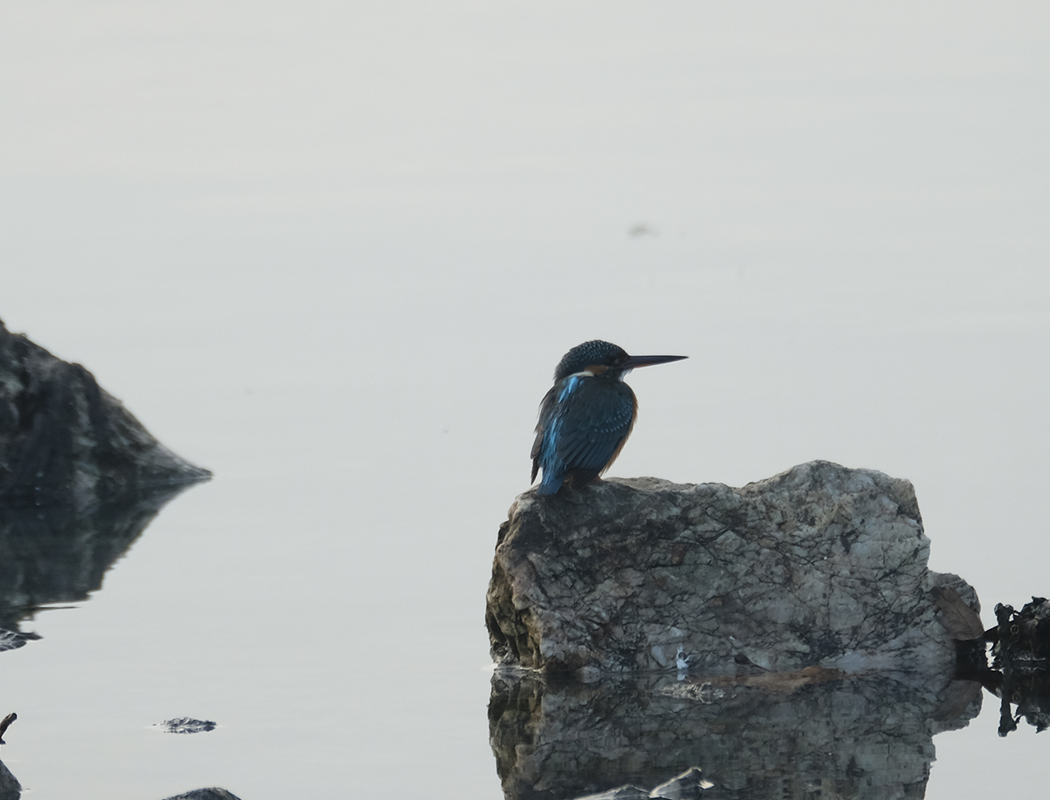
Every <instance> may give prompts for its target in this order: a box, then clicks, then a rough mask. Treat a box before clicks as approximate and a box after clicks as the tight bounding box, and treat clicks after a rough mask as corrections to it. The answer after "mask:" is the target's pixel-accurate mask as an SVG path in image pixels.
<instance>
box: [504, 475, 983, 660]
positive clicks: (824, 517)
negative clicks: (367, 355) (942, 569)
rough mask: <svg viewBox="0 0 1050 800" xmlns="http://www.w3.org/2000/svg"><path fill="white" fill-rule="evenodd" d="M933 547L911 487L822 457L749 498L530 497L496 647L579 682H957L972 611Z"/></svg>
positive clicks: (586, 492)
mask: <svg viewBox="0 0 1050 800" xmlns="http://www.w3.org/2000/svg"><path fill="white" fill-rule="evenodd" d="M929 554H930V540H929V539H928V538H926V535H925V533H924V532H923V527H922V519H921V517H920V515H919V506H918V502H917V501H916V499H915V491H914V489H913V488H912V485H911V484H910V483H909V482H908V481H904V480H898V479H895V478H891V477H889V476H888V475H884V474H883V473H881V472H876V471H874V470H862V469H847V468H846V467H842V466H839V465H838V464H832V463H829V462H826V461H815V462H812V463H809V464H802V465H800V466H797V467H794V468H792V469H790V470H788V471H787V472H784V473H782V474H780V475H776V476H774V477H772V478H769V479H767V480H764V481H760V482H758V483H752V484H748V485H747V486H745V487H743V488H741V489H733V488H730V487H728V486H723V485H721V484H699V485H679V484H673V483H669V482H667V481H662V480H658V479H656V478H636V479H632V480H610V481H605V482H602V483H599V484H596V485H593V486H588V487H586V488H585V489H583V490H581V491H577V492H570V493H566V494H565V496H562V495H561V494H558V495H555V496H553V497H539V496H538V495H537V494H536V492H535V491H534V490H533V491H529V492H526V493H525V494H523V495H521V496H520V497H518V499H517V501H516V502H515V504H514V505H513V506H512V508H511V511H510V519H509V520H508V521H507V522H505V523H504V524H503V526H502V527H501V528H500V532H499V538H498V541H497V545H496V554H495V559H494V563H493V567H492V580H491V582H490V584H489V590H488V596H487V608H486V615H485V616H486V624H487V626H488V630H489V639H490V642H491V648H492V655H493V658H494V659H495V661H496V662H497V664H499V665H500V666H504V667H525V668H529V669H537V670H541V671H543V672H546V673H575V674H576V675H577V676H579V677H582V678H585V679H590V678H592V677H596V676H597V675H598V674H601V673H620V674H623V673H631V672H635V673H644V672H661V671H662V672H672V673H673V672H678V673H679V674H689V673H691V674H700V673H703V672H705V671H708V672H710V671H718V670H721V669H727V668H732V667H733V665H735V664H736V665H738V664H752V665H757V666H758V667H760V668H762V669H765V670H774V671H791V670H799V669H802V668H804V667H807V666H812V665H821V666H824V667H826V668H829V669H840V670H847V671H850V670H857V669H872V668H875V669H896V670H921V671H934V672H941V673H947V674H951V673H952V671H953V670H954V668H955V660H956V641H957V640H958V639H965V638H970V637H971V636H972V633H973V631H980V630H981V626H980V620H979V618H978V613H979V611H980V605H979V604H978V601H977V595H976V593H975V592H974V590H973V589H972V588H971V587H970V586H969V585H968V584H967V583H966V582H965V581H963V580H962V579H961V578H959V577H958V576H956V575H950V574H939V573H936V572H932V571H930V569H929V568H928V567H927V561H928V559H929ZM967 617H968V619H967Z"/></svg>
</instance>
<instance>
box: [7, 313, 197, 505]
mask: <svg viewBox="0 0 1050 800" xmlns="http://www.w3.org/2000/svg"><path fill="white" fill-rule="evenodd" d="M209 475H210V473H209V472H208V471H207V470H204V469H201V468H199V467H195V466H193V465H192V464H190V463H189V462H188V461H185V460H183V459H182V458H179V457H178V456H177V455H175V454H174V453H172V452H171V451H170V450H168V449H167V448H166V447H164V446H163V445H162V444H160V443H159V442H158V441H157V440H156V439H154V438H153V437H152V436H151V435H150V434H149V432H148V431H146V429H145V428H143V427H142V425H141V424H140V423H139V422H138V420H136V419H135V418H134V417H133V416H132V415H131V414H130V412H128V411H127V409H125V408H124V406H122V405H121V404H120V401H119V400H117V399H116V398H114V397H113V396H112V395H110V394H109V393H107V392H106V391H104V390H103V389H101V388H99V385H98V384H97V383H96V382H95V379H94V378H93V377H92V376H91V373H89V372H88V371H87V370H86V369H84V368H83V367H82V366H80V365H79V364H67V363H66V362H64V361H61V360H60V359H57V358H55V357H54V356H53V355H51V354H50V353H49V352H47V350H44V349H43V348H42V347H39V346H38V345H36V344H33V342H31V341H29V339H27V338H25V337H24V336H19V335H15V334H12V333H9V332H8V331H7V329H6V328H5V327H4V325H3V323H2V322H0V505H3V506H6V507H14V506H26V507H35V506H41V505H63V506H68V507H72V508H77V509H85V508H89V507H91V506H93V505H96V504H98V503H106V502H114V501H127V500H130V499H134V498H137V497H140V496H142V495H143V494H146V493H150V492H153V491H155V490H156V489H157V488H158V487H169V486H172V485H175V484H185V483H193V482H197V481H200V480H206V479H207V478H208V476H209Z"/></svg>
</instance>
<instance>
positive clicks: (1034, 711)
mask: <svg viewBox="0 0 1050 800" xmlns="http://www.w3.org/2000/svg"><path fill="white" fill-rule="evenodd" d="M995 617H996V620H997V621H998V623H999V624H998V625H997V626H996V628H995V629H994V630H993V631H990V632H989V633H990V634H991V638H992V639H993V640H994V641H995V646H994V647H993V650H992V652H993V653H994V654H995V660H994V662H993V666H995V667H996V668H998V669H1001V670H1002V672H1001V673H998V674H996V678H997V680H996V685H995V686H994V689H995V691H996V693H997V694H998V695H999V697H1000V698H1001V700H1002V703H1001V707H1000V718H999V735H1000V736H1006V734H1008V733H1010V732H1011V731H1014V730H1016V729H1017V723H1018V720H1020V719H1021V717H1024V718H1025V721H1026V722H1027V723H1028V724H1029V725H1032V726H1033V727H1034V728H1035V729H1036V731H1043V730H1046V728H1047V727H1050V602H1047V600H1046V599H1045V598H1042V597H1033V598H1032V602H1031V603H1027V604H1026V605H1025V607H1024V608H1022V609H1021V610H1020V611H1016V610H1014V608H1013V607H1012V606H1008V605H1003V604H1000V605H997V606H996V607H995ZM1012 705H1016V706H1017V712H1016V714H1015V713H1014V712H1013V710H1012V708H1011V706H1012Z"/></svg>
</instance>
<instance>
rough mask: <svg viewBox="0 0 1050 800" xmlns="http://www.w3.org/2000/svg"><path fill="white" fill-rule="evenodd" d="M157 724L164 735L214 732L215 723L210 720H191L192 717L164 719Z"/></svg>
mask: <svg viewBox="0 0 1050 800" xmlns="http://www.w3.org/2000/svg"><path fill="white" fill-rule="evenodd" d="M159 724H160V725H161V726H162V727H163V729H164V732H165V733H203V732H204V731H213V730H215V723H214V722H212V721H211V720H210V719H193V717H178V718H176V719H166V720H164V722H161V723H159Z"/></svg>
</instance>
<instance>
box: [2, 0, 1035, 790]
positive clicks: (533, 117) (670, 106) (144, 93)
mask: <svg viewBox="0 0 1050 800" xmlns="http://www.w3.org/2000/svg"><path fill="white" fill-rule="evenodd" d="M0 9H2V15H0V177H2V181H0V203H2V206H0V318H2V319H3V320H4V321H5V322H6V324H7V326H8V327H9V328H10V329H11V330H13V331H18V332H25V333H26V334H28V335H29V336H30V337H31V338H33V339H34V340H35V341H37V342H38V343H40V344H42V345H44V346H45V347H48V348H50V349H51V350H52V351H53V352H55V354H56V355H59V356H60V357H63V358H65V359H68V360H71V361H77V362H80V363H83V364H84V365H85V366H87V367H88V368H89V369H90V370H92V371H93V372H94V374H95V375H96V377H97V378H98V380H99V381H100V383H101V384H102V385H103V386H104V387H105V388H106V389H108V390H109V391H110V392H112V393H113V394H115V395H117V396H118V397H120V398H121V399H122V400H123V401H124V402H125V403H126V404H127V406H128V407H129V408H130V409H131V410H132V411H133V412H134V413H135V414H137V415H138V416H139V418H140V419H141V420H142V421H143V422H144V423H145V424H146V425H147V426H148V427H149V428H150V429H151V430H152V431H153V433H155V434H156V435H157V436H158V437H159V438H160V439H161V440H162V441H164V442H165V443H166V444H167V445H169V446H170V447H172V448H173V449H174V450H176V451H177V452H179V453H180V454H181V455H183V456H185V457H187V458H189V459H190V460H191V461H194V462H196V463H198V464H200V465H202V466H205V467H208V468H210V469H212V470H214V472H215V473H216V478H215V480H214V481H213V482H212V483H211V484H209V485H207V486H204V487H200V488H197V489H194V490H193V491H191V492H190V493H189V494H187V495H185V496H183V497H181V498H179V499H178V500H176V501H175V502H174V503H173V504H172V505H171V506H170V507H169V508H168V509H166V510H165V511H164V512H163V514H162V515H161V517H160V518H158V520H157V521H156V522H155V523H154V524H153V525H152V526H151V527H150V528H149V529H148V531H147V533H146V535H145V536H144V537H143V538H142V539H141V540H140V541H139V543H138V544H137V545H136V546H135V547H134V548H133V550H132V551H131V553H130V554H129V555H128V557H127V558H126V559H125V560H124V561H123V562H122V563H120V564H119V565H118V566H117V567H116V568H115V569H114V570H113V571H112V572H111V573H110V574H109V576H108V577H107V579H106V583H105V587H104V590H103V591H102V592H99V593H98V594H97V595H96V596H95V597H94V598H93V599H91V600H90V601H89V602H87V603H83V604H81V605H80V606H79V607H78V608H76V609H73V610H55V611H48V612H45V613H43V614H41V615H38V617H37V619H36V620H35V621H33V622H31V623H28V624H27V625H26V627H27V628H28V629H34V628H35V629H36V630H37V631H38V632H39V633H40V634H41V635H42V636H43V637H44V638H43V639H42V640H41V641H40V642H31V643H30V644H29V645H27V646H26V647H24V648H22V649H21V650H19V651H16V652H12V653H4V654H0V678H2V682H0V686H2V687H3V693H2V696H0V700H2V702H3V703H4V707H3V708H0V712H3V713H6V711H7V710H16V711H17V712H18V714H19V720H18V723H17V724H16V726H14V727H13V728H12V729H11V731H10V732H9V735H8V737H7V738H8V741H9V742H10V744H9V745H8V746H6V747H5V748H4V749H3V752H2V754H0V755H2V758H3V760H4V762H5V763H6V764H7V765H8V767H10V768H11V770H12V771H13V772H14V773H15V775H16V776H18V778H19V779H20V780H21V781H22V783H23V784H24V785H25V786H27V787H28V788H30V789H32V791H33V797H34V798H37V800H44V799H45V798H53V797H54V798H64V797H70V796H77V797H82V798H103V797H105V798H145V797H158V798H159V797H163V796H165V795H166V794H175V793H177V792H180V791H186V790H188V789H191V788H195V787H198V786H206V785H215V784H218V785H222V786H225V787H226V788H228V789H230V790H231V791H233V792H234V793H235V794H238V795H240V796H241V797H243V798H245V800H259V799H260V798H268V797H286V796H290V795H295V794H304V793H305V794H308V795H309V796H312V797H345V796H353V795H361V794H363V793H365V792H371V793H377V794H382V795H384V796H390V797H398V796H401V797H404V796H410V795H412V794H416V795H421V794H423V793H426V794H427V795H428V796H437V797H448V798H497V797H499V796H500V791H499V783H498V781H497V779H496V776H495V766H494V762H493V759H492V755H491V752H490V751H489V749H488V743H487V721H486V718H485V705H486V703H487V699H488V674H487V672H486V668H487V664H488V653H487V639H486V635H485V631H484V628H483V624H482V618H483V609H484V590H485V586H486V584H487V581H488V571H489V567H490V564H491V553H492V547H493V544H494V538H495V533H496V528H497V526H498V525H499V523H500V522H501V521H502V520H503V519H504V518H505V514H506V509H507V507H508V506H509V505H510V503H511V502H512V500H513V498H514V496H515V495H516V494H517V493H519V492H521V491H524V490H525V489H526V488H527V487H528V481H527V479H528V471H529V462H528V450H529V446H530V444H531V434H532V427H533V424H534V421H535V413H536V406H537V404H538V402H539V400H540V398H541V397H542V395H543V393H544V392H545V391H546V389H547V387H548V385H549V382H550V374H551V372H552V371H553V368H554V365H555V363H556V362H557V360H558V359H559V358H560V356H561V355H562V353H563V352H564V351H565V350H567V349H568V348H569V347H571V346H572V345H575V344H577V343H579V342H581V341H584V340H585V339H590V338H595V337H600V338H605V339H609V340H611V341H613V342H616V343H617V344H620V345H622V346H623V347H625V348H626V349H628V350H629V351H633V352H656V353H661V352H668V353H682V354H687V355H689V356H690V360H689V361H685V362H682V363H681V364H676V365H672V366H667V367H663V368H660V369H657V370H645V371H642V372H640V373H635V374H634V375H633V376H632V378H631V383H632V385H633V386H634V388H635V390H636V392H637V393H638V395H639V399H640V403H641V419H640V422H639V424H638V425H637V427H636V429H635V433H634V437H633V439H632V441H631V442H630V444H629V446H628V447H627V448H626V450H625V452H624V454H623V456H622V457H621V458H620V460H619V461H618V462H617V464H616V466H615V468H614V469H613V471H612V474H614V475H621V476H634V475H656V476H660V477H664V478H668V479H672V480H676V481H682V482H706V481H717V482H724V483H728V484H731V485H742V484H744V483H747V482H749V481H752V480H758V479H761V478H764V477H768V476H769V475H772V474H774V473H776V472H779V471H781V470H784V469H786V468H788V467H790V466H792V465H794V464H797V463H800V462H803V461H807V460H810V459H814V458H824V459H829V460H833V461H838V462H840V463H843V464H846V465H848V466H856V467H870V468H875V469H880V470H882V471H884V472H887V473H890V474H892V475H894V476H898V477H904V478H908V479H910V480H912V481H913V482H914V484H915V486H916V490H917V494H918V497H919V503H920V506H921V509H922V512H923V516H924V520H925V523H926V530H927V533H928V535H929V536H930V538H931V539H932V541H933V549H932V552H933V555H932V559H931V565H932V566H933V567H934V568H935V569H938V570H941V571H953V572H958V573H960V574H961V575H963V576H964V577H965V578H966V579H967V580H969V581H970V582H971V583H972V584H973V585H974V586H975V587H976V588H977V591H978V593H979V594H980V596H981V598H982V600H983V602H984V604H985V613H984V615H983V616H984V621H985V623H986V624H988V625H990V624H991V623H992V622H993V621H994V617H993V616H992V614H991V609H992V607H993V606H994V604H995V603H996V602H1009V603H1013V604H1015V605H1018V606H1019V605H1021V604H1023V603H1024V602H1025V601H1026V600H1027V599H1029V597H1030V595H1032V594H1043V595H1046V594H1047V593H1048V592H1050V577H1048V575H1047V572H1048V563H1050V543H1048V541H1047V524H1046V521H1045V519H1044V517H1045V510H1044V507H1045V497H1046V495H1047V486H1048V485H1050V459H1048V457H1047V454H1048V452H1050V426H1048V424H1047V421H1046V420H1047V408H1048V399H1050V391H1048V386H1050V383H1048V378H1047V366H1048V364H1050V358H1048V357H1050V335H1048V334H1050V231H1048V215H1050V192H1048V188H1047V187H1048V186H1050V147H1048V145H1047V143H1048V142H1050V45H1048V43H1050V38H1048V37H1050V7H1048V6H1047V5H1046V4H1045V3H1041V2H1029V3H999V4H989V3H972V2H951V3H949V2H930V3H924V4H914V3H904V2H889V3H880V4H877V5H876V4H867V5H863V6H862V5H860V4H842V3H831V2H809V3H791V4H778V5H775V6H774V5H773V4H759V3H754V2H745V3H734V4H728V3H722V4H719V3H704V2H697V0H691V2H659V3H641V2H634V3H625V2H608V0H602V2H572V3H544V2H530V3H482V2H449V3H440V4H439V3H421V2H387V3H382V4H363V3H361V4H354V3H349V4H348V3H335V2H311V1H310V0H306V1H305V2H299V3H295V4H292V3H279V2H266V1H265V0H263V1H261V2H260V1H259V0H256V1H255V2H251V3H248V2H226V3H222V4H215V3H204V2H178V3H175V2H165V1H162V2H153V3H131V2H96V3H91V4H84V3H70V2H43V3H15V2H11V0H7V2H3V3H2V4H0ZM995 705H996V703H995V702H994V700H993V701H992V702H988V701H987V699H986V713H985V714H984V715H982V717H981V718H980V719H979V720H978V721H977V722H975V723H973V724H972V725H971V726H970V727H969V728H967V729H966V730H965V731H962V732H956V733H949V734H942V735H941V736H938V737H937V738H936V739H935V743H936V745H937V753H938V761H937V763H935V764H934V767H933V772H932V775H931V778H930V783H929V790H928V793H927V797H928V798H931V799H933V800H942V799H943V798H948V797H953V798H954V797H959V796H967V797H978V796H1009V797H1011V798H1022V797H1024V798H1027V797H1033V798H1035V797H1043V796H1044V795H1045V786H1044V785H1043V784H1042V782H1041V773H1039V774H1037V773H1036V770H1035V768H1034V767H1032V766H1028V767H1026V766H1025V765H1026V764H1028V765H1034V764H1039V763H1044V759H1045V749H1046V747H1047V746H1048V745H1047V741H1050V740H1044V739H1043V738H1042V737H1040V738H1035V735H1034V733H1031V731H1030V729H1029V730H1027V731H1020V732H1018V733H1017V734H1014V735H1012V736H1011V737H1010V738H1009V739H1007V740H999V739H997V738H996V737H995V734H994V729H995V725H996V722H997V720H996V719H995V708H994V706H995ZM8 707H9V708H8ZM184 714H186V715H192V716H198V717H202V718H208V719H214V720H216V721H218V722H219V723H220V724H221V725H222V727H221V728H219V729H218V730H217V731H215V732H213V733H210V734H201V735H197V736H191V737H173V736H165V735H163V734H159V733H156V732H155V731H152V730H150V729H149V728H150V726H151V725H152V724H153V723H154V722H159V721H160V720H162V719H167V718H169V717H173V716H179V715H184ZM989 763H994V764H996V769H995V770H990V769H988V768H987V765H988V764H989ZM701 766H702V765H701ZM1013 767H1016V769H1017V770H1018V775H1017V777H1016V778H1015V781H1016V783H1015V784H1008V783H1006V782H1004V777H1003V776H1004V774H1009V772H1008V771H1009V770H1010V769H1011V768H1013Z"/></svg>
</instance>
